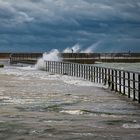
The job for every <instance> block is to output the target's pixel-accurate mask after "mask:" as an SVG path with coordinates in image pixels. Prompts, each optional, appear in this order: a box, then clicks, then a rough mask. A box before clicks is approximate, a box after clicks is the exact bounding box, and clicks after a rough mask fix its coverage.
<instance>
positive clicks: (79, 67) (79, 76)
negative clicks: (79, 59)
mask: <svg viewBox="0 0 140 140" xmlns="http://www.w3.org/2000/svg"><path fill="white" fill-rule="evenodd" d="M79 77H81V64H79Z"/></svg>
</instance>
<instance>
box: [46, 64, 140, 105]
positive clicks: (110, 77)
mask: <svg viewBox="0 0 140 140" xmlns="http://www.w3.org/2000/svg"><path fill="white" fill-rule="evenodd" d="M45 70H46V71H47V72H51V73H57V74H63V75H69V76H74V77H80V78H84V79H85V80H89V81H91V82H94V83H99V84H103V85H106V86H108V88H109V89H110V90H112V91H115V92H117V93H120V94H122V95H127V97H128V98H132V100H133V101H137V102H138V103H140V73H138V72H131V71H125V70H119V69H112V68H105V67H96V66H93V65H87V64H78V63H69V62H55V61H47V62H46V68H45Z"/></svg>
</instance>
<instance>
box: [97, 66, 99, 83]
mask: <svg viewBox="0 0 140 140" xmlns="http://www.w3.org/2000/svg"><path fill="white" fill-rule="evenodd" d="M98 78H99V77H98V67H96V81H97V83H98Z"/></svg>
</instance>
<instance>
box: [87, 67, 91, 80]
mask: <svg viewBox="0 0 140 140" xmlns="http://www.w3.org/2000/svg"><path fill="white" fill-rule="evenodd" d="M88 80H89V81H90V80H91V69H90V66H88Z"/></svg>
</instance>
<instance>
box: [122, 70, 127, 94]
mask: <svg viewBox="0 0 140 140" xmlns="http://www.w3.org/2000/svg"><path fill="white" fill-rule="evenodd" d="M125 87H126V86H125V71H124V72H123V94H125Z"/></svg>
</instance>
